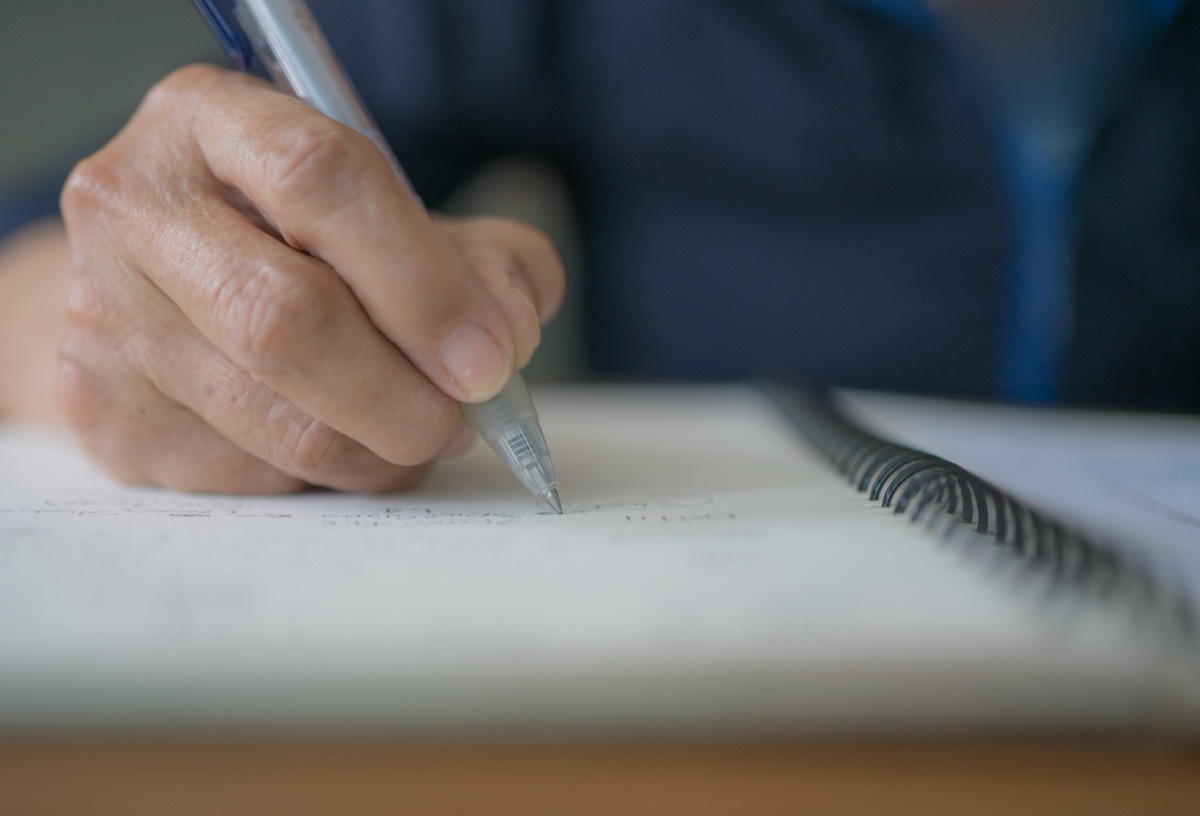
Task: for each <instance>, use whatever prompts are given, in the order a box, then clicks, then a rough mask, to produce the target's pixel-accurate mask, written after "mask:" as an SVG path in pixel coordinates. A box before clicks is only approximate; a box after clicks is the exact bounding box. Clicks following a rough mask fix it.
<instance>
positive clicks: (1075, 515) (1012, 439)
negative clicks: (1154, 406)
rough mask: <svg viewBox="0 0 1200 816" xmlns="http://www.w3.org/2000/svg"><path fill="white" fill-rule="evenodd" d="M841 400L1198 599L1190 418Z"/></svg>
mask: <svg viewBox="0 0 1200 816" xmlns="http://www.w3.org/2000/svg"><path fill="white" fill-rule="evenodd" d="M851 398H852V401H853V402H852V404H853V405H854V406H856V407H857V408H858V410H859V411H860V412H861V416H862V418H863V419H864V420H866V422H868V423H869V424H871V425H872V426H874V427H876V428H878V429H879V430H880V431H881V432H882V433H883V434H884V435H886V436H888V437H890V438H893V439H895V440H897V441H900V442H905V443H907V444H909V445H912V446H913V447H917V448H921V449H924V450H927V451H929V452H931V453H934V454H937V455H938V456H941V457H942V458H944V459H948V460H950V461H952V462H954V463H955V464H958V465H961V466H962V467H965V468H966V469H968V470H970V471H972V472H973V473H976V474H978V475H979V476H982V477H984V478H985V479H988V480H989V481H991V482H993V483H995V484H996V485H998V486H1000V487H1003V488H1006V489H1007V490H1009V491H1010V492H1012V493H1014V494H1015V495H1017V496H1019V497H1021V498H1023V499H1025V500H1026V501H1028V502H1030V503H1032V504H1034V505H1036V506H1038V507H1041V508H1043V509H1045V510H1048V511H1049V512H1051V513H1053V514H1055V515H1057V516H1058V517H1060V518H1062V519H1063V520H1065V521H1069V522H1071V523H1072V524H1074V525H1076V526H1078V527H1080V528H1081V529H1084V530H1086V531H1088V532H1090V533H1092V534H1093V535H1095V536H1097V537H1099V538H1101V539H1103V540H1105V541H1107V542H1109V543H1110V544H1112V545H1114V546H1116V547H1117V548H1119V549H1120V550H1122V551H1123V552H1126V553H1128V554H1130V555H1131V556H1133V557H1134V558H1136V559H1137V560H1138V561H1139V562H1141V563H1143V564H1145V565H1146V566H1148V567H1149V568H1151V569H1152V571H1153V572H1154V573H1155V574H1157V575H1158V576H1159V577H1160V578H1162V579H1163V580H1164V581H1167V582H1168V583H1171V584H1174V585H1175V586H1178V587H1180V588H1182V589H1184V591H1185V592H1187V593H1188V594H1189V595H1190V596H1191V597H1192V598H1194V599H1195V600H1196V603H1197V604H1200V417H1188V416H1167V415H1151V414H1133V413H1112V412H1095V411H1062V410H1039V409H1036V408H1015V407H1005V406H995V405H984V404H973V403H964V402H954V401H946V400H926V399H918V398H911V397H900V396H894V395H881V394H865V393H855V394H853V395H852V397H851Z"/></svg>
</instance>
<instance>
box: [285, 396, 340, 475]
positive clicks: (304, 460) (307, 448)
mask: <svg viewBox="0 0 1200 816" xmlns="http://www.w3.org/2000/svg"><path fill="white" fill-rule="evenodd" d="M287 413H289V414H292V416H289V417H286V418H281V419H280V420H279V421H278V422H277V423H275V424H274V427H273V428H272V433H271V461H272V463H273V464H274V465H275V466H276V467H278V468H279V469H280V470H281V471H283V472H284V473H289V474H292V475H293V476H298V477H300V478H302V479H304V480H305V481H310V482H311V481H321V477H322V474H325V473H327V472H330V471H334V470H336V469H337V467H336V465H337V461H338V459H339V458H340V456H341V455H342V454H343V453H344V448H345V446H344V445H343V444H342V440H343V439H344V437H342V435H341V434H340V433H338V432H337V431H335V430H334V429H333V428H331V427H330V426H328V425H326V424H325V423H323V422H321V421H319V420H316V419H312V418H311V417H301V416H298V414H299V413H300V412H299V411H289V412H287Z"/></svg>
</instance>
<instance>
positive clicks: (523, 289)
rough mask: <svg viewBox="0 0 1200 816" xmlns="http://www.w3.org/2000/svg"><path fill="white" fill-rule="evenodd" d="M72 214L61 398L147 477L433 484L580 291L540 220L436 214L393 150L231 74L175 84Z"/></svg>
mask: <svg viewBox="0 0 1200 816" xmlns="http://www.w3.org/2000/svg"><path fill="white" fill-rule="evenodd" d="M62 210H63V214H64V220H65V222H66V224H67V227H68V233H69V235H70V237H71V244H72V253H73V258H74V265H75V272H74V282H73V284H72V292H73V295H72V298H73V305H72V306H71V308H70V309H69V316H68V324H69V326H68V331H67V340H66V341H65V342H64V347H63V355H62V359H63V362H62V365H61V370H62V376H61V383H62V386H61V388H60V389H59V390H60V403H62V404H63V407H64V410H65V411H66V412H67V413H68V416H69V417H70V418H71V420H72V422H73V423H74V425H75V426H76V428H77V430H78V431H79V433H80V435H81V436H82V437H83V438H84V440H85V444H86V445H87V447H88V448H89V449H90V450H92V451H94V452H95V453H96V454H97V455H98V456H99V457H100V458H101V459H102V461H105V462H106V463H107V464H108V466H109V467H110V468H111V469H112V470H113V471H114V472H115V473H116V474H117V475H118V476H120V477H121V478H123V479H126V480H134V481H151V482H155V483H160V484H166V485H168V486H172V487H177V488H180V489H190V490H237V491H253V492H276V491H280V490H292V489H296V488H297V487H298V486H300V485H303V484H317V485H324V486H329V487H335V488H339V489H351V490H381V489H393V488H396V487H403V486H407V485H410V484H412V483H413V482H414V481H416V480H417V479H419V478H420V477H421V475H422V474H423V473H424V472H425V470H426V469H427V467H426V465H427V463H428V462H429V461H430V460H432V459H433V458H434V457H436V456H437V455H439V454H440V453H442V452H445V451H447V450H460V449H462V448H463V447H464V445H465V444H466V442H467V441H469V439H470V434H469V432H467V431H466V430H465V429H464V427H463V422H462V415H461V411H460V410H459V408H458V406H457V404H456V400H472V399H482V398H486V397H487V396H490V395H491V394H492V393H494V392H495V391H496V390H498V389H499V388H500V387H501V386H502V385H503V383H504V381H505V380H506V379H507V377H508V376H509V374H510V373H511V371H512V370H513V367H514V365H523V364H524V362H525V361H527V360H528V358H529V355H530V354H532V352H533V349H534V348H535V347H536V345H537V343H538V339H539V331H540V322H541V320H543V319H545V318H546V317H548V316H549V315H550V314H551V313H552V312H553V311H554V310H555V309H556V308H557V306H558V303H559V301H560V300H561V297H562V285H563V275H562V268H561V264H560V263H559V261H558V258H557V255H556V254H555V252H554V250H553V248H552V247H551V246H550V245H549V243H548V242H547V241H546V240H545V239H544V238H543V237H542V236H540V234H538V233H536V232H535V231H534V230H531V229H529V228H527V227H522V226H520V225H517V224H514V223H512V222H506V221H502V220H498V219H475V220H470V221H461V220H454V219H443V218H437V219H432V218H430V217H429V215H428V214H427V213H426V212H425V210H424V208H423V207H422V206H421V204H420V202H419V201H417V200H416V199H415V198H413V197H412V196H411V194H410V193H409V192H408V190H407V188H406V187H405V186H404V185H403V184H401V183H400V182H399V181H398V180H397V179H396V178H395V177H394V176H393V175H392V173H391V170H390V168H389V166H388V164H387V162H386V161H385V160H384V158H383V157H382V155H380V154H379V152H378V150H377V149H376V147H375V146H374V144H372V143H371V142H369V141H367V140H365V139H363V138H361V137H359V136H358V135H357V134H354V133H352V132H351V131H349V130H347V129H345V128H343V127H341V126H340V125H338V124H336V123H334V122H332V121H331V120H329V119H327V118H325V117H323V116H320V115H319V114H317V113H316V112H314V111H312V110H311V109H309V108H307V107H306V106H304V105H303V104H301V103H299V102H297V101H296V100H294V99H290V98H288V97H285V96H283V95H281V94H278V93H276V92H274V91H273V90H271V89H270V88H268V87H267V86H265V85H264V84H263V83H261V82H260V81H258V80H255V79H253V78H250V77H245V76H241V75H235V74H230V73H228V72H223V71H219V70H217V69H211V68H196V69H187V70H184V71H182V72H179V73H177V74H176V75H174V76H173V77H172V78H169V79H168V80H166V81H164V82H163V83H161V84H160V85H159V86H158V87H157V89H156V90H155V91H154V92H152V93H151V94H150V95H149V96H148V97H147V101H146V102H145V103H144V104H143V106H142V107H141V108H139V111H138V113H137V114H136V115H135V117H134V118H133V120H131V122H130V123H129V125H127V126H126V128H125V129H124V130H123V131H122V133H121V134H120V135H119V136H118V137H117V138H116V139H115V140H114V141H113V142H112V143H110V145H109V146H107V147H106V148H105V149H104V150H102V151H101V152H100V153H98V154H97V155H96V156H95V157H92V158H91V159H89V160H87V161H86V162H84V163H82V164H81V165H80V166H79V167H78V168H77V169H76V171H75V172H74V173H73V174H72V176H71V180H70V181H69V182H68V185H67V187H66V188H65V189H64V194H63V200H62ZM189 463H190V464H189Z"/></svg>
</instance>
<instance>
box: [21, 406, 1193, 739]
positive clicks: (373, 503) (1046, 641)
mask: <svg viewBox="0 0 1200 816" xmlns="http://www.w3.org/2000/svg"><path fill="white" fill-rule="evenodd" d="M536 396H537V400H538V406H539V411H540V414H541V417H542V424H543V428H544V429H545V431H546V435H547V438H548V440H549V442H550V445H551V448H552V452H553V454H554V457H555V461H556V464H557V468H558V471H559V477H560V488H561V495H562V498H563V503H564V509H565V513H564V514H563V515H562V516H557V515H555V514H553V513H552V512H550V511H549V510H547V509H545V508H544V507H543V506H540V505H539V504H538V502H536V501H535V500H534V499H532V498H531V497H530V496H528V495H525V494H523V492H522V488H521V487H520V486H519V485H518V484H516V483H515V481H514V480H513V479H512V478H511V476H510V475H509V474H508V473H507V472H506V471H505V470H504V467H503V465H502V464H501V463H500V462H498V461H497V460H496V459H495V457H494V455H493V454H491V452H490V451H488V450H487V449H486V448H485V447H484V446H482V445H478V446H477V447H476V449H475V450H473V451H472V452H471V453H470V454H468V455H467V456H465V457H463V458H461V459H457V460H454V461H449V462H445V463H442V464H441V465H440V466H439V467H438V468H437V470H436V471H435V473H434V474H433V476H432V478H431V479H430V480H429V481H428V482H427V483H426V484H425V485H423V486H422V487H421V488H419V489H417V490H416V491H414V492H411V493H404V494H398V495H387V496H374V495H353V494H338V493H333V492H324V491H313V492H309V493H304V494H300V495H295V496H285V497H237V496H202V495H185V494H177V493H171V492H168V491H161V490H155V489H144V488H125V487H120V486H116V485H114V484H112V483H111V482H110V481H109V480H108V479H107V478H106V477H105V476H104V475H103V474H102V473H101V472H99V471H98V470H97V469H96V468H95V467H94V466H93V465H91V464H89V463H88V462H87V461H86V460H85V459H84V458H83V457H82V456H81V455H80V454H79V453H78V452H77V451H76V449H75V448H74V447H73V445H72V444H71V442H70V440H68V439H66V438H65V437H61V436H56V435H53V434H50V433H47V432H45V431H40V430H34V429H31V428H26V427H19V426H6V427H5V426H0V733H3V734H20V733H34V734H43V733H63V732H65V733H73V734H75V733H84V734H87V733H104V734H109V733H139V734H140V733H151V734H159V733H165V734H253V735H262V734H320V735H336V734H350V735H386V736H402V737H422V736H434V737H438V738H441V737H446V736H449V737H455V736H468V737H472V738H474V737H479V736H492V735H499V736H522V735H534V736H545V735H558V736H569V737H576V736H585V737H593V736H610V735H619V736H647V737H660V736H666V737H677V736H755V737H759V736H766V737H771V736H777V735H778V736H810V735H811V736H819V735H833V736H855V735H871V736H883V735H925V734H934V735H947V734H949V735H955V734H959V735H961V734H970V735H978V734H983V735H1008V734H1030V733H1034V734H1048V733H1053V734H1061V733H1070V734H1080V733H1130V732H1134V733H1139V734H1142V733H1154V734H1159V733H1185V734H1194V733H1196V731H1197V730H1198V728H1197V727H1198V726H1200V668H1198V667H1200V660H1198V658H1197V655H1198V654H1200V648H1197V646H1198V644H1200V639H1198V638H1197V636H1196V633H1195V632H1196V629H1195V624H1194V617H1195V607H1196V604H1197V597H1198V594H1197V585H1196V580H1195V577H1196V576H1195V572H1194V566H1195V563H1196V559H1197V557H1198V556H1197V553H1198V552H1200V537H1198V535H1197V533H1198V532H1200V527H1197V526H1196V525H1194V524H1191V522H1190V521H1187V519H1190V518H1191V516H1190V514H1191V513H1193V512H1194V510H1193V509H1192V508H1191V507H1190V506H1187V503H1186V501H1184V499H1186V495H1189V494H1186V493H1184V492H1180V493H1175V494H1173V493H1171V492H1170V491H1169V490H1167V489H1165V488H1166V487H1170V486H1171V485H1177V484H1179V483H1180V482H1183V483H1185V484H1186V483H1187V480H1189V479H1190V480H1192V483H1193V484H1194V483H1195V479H1196V476H1197V473H1200V424H1198V423H1197V420H1195V419H1181V418H1152V417H1148V418H1139V417H1120V416H1117V417H1112V416H1099V417H1097V416H1093V415H1078V414H1062V413H1050V414H1029V415H1028V416H1026V415H1025V414H1024V413H1022V412H1019V411H1018V412H1014V411H1012V410H1003V409H994V408H988V407H986V406H970V405H962V404H955V403H947V402H938V401H923V400H916V399H912V398H907V399H906V398H899V397H894V396H884V395H872V394H852V393H835V394H813V393H809V392H799V391H791V390H786V389H774V390H773V391H771V392H770V393H768V392H766V391H764V390H761V389H752V388H748V387H742V386H686V387H685V386H678V387H669V386H602V387H601V386H597V387H572V388H549V389H547V388H543V389H541V390H539V391H538V392H537V394H536ZM1005 423H1007V424H1005ZM1047 423H1048V424H1047ZM1089 423H1090V424H1089ZM1097 423H1099V424H1097ZM1105 423H1108V424H1105ZM1070 428H1074V429H1076V430H1079V429H1084V430H1087V429H1091V430H1092V432H1093V436H1094V437H1096V439H1099V440H1100V441H1101V442H1103V441H1104V440H1105V439H1108V440H1109V441H1110V442H1114V443H1115V442H1118V441H1120V440H1121V439H1127V438H1134V439H1136V438H1139V434H1141V438H1142V444H1141V445H1140V446H1135V447H1136V449H1131V450H1129V451H1125V454H1127V455H1128V456H1130V457H1132V460H1134V461H1133V464H1132V465H1131V467H1132V468H1133V472H1132V474H1131V475H1130V474H1126V476H1128V478H1127V479H1126V481H1125V482H1121V483H1119V486H1118V487H1117V488H1116V490H1117V491H1118V492H1120V493H1121V494H1122V495H1124V496H1126V498H1128V497H1129V496H1131V495H1132V496H1137V497H1139V498H1137V499H1134V500H1130V501H1126V502H1125V507H1124V509H1125V510H1126V511H1128V512H1127V513H1126V514H1125V521H1124V522H1123V523H1124V524H1125V525H1126V527H1130V528H1133V529H1134V531H1135V532H1136V531H1137V530H1140V529H1141V527H1140V526H1139V524H1140V522H1139V521H1137V516H1138V513H1142V514H1143V515H1145V516H1155V517H1156V518H1158V520H1159V521H1161V522H1163V524H1164V525H1165V526H1166V527H1167V528H1169V529H1170V530H1172V532H1170V533H1169V534H1163V535H1162V536H1161V539H1162V540H1161V541H1160V540H1159V537H1158V536H1150V537H1147V536H1144V535H1142V536H1139V535H1133V536H1125V535H1123V534H1124V533H1125V532H1127V529H1126V528H1123V527H1121V526H1120V525H1119V524H1115V523H1110V519H1109V518H1108V517H1106V516H1104V515H1100V516H1091V517H1089V516H1088V513H1089V506H1088V503H1087V502H1084V507H1083V509H1082V510H1080V508H1079V507H1078V506H1076V505H1073V504H1072V496H1073V494H1072V493H1071V491H1070V490H1067V491H1065V493H1066V494H1067V495H1066V498H1064V497H1063V495H1059V494H1062V493H1064V491H1061V490H1060V491H1058V494H1055V493H1054V491H1053V490H1051V491H1048V492H1046V493H1045V495H1046V496H1048V497H1049V500H1050V501H1051V502H1052V503H1057V504H1056V505H1055V506H1054V507H1049V506H1046V507H1044V508H1043V507H1042V506H1040V505H1039V504H1038V501H1037V498H1038V495H1039V494H1041V492H1042V488H1044V487H1045V485H1044V484H1042V483H1040V482H1039V479H1041V481H1042V482H1045V481H1047V480H1046V479H1043V478H1042V477H1044V476H1047V475H1049V476H1051V478H1050V479H1049V481H1051V482H1053V484H1054V485H1058V486H1062V485H1063V484H1064V483H1066V482H1070V478H1069V477H1068V476H1064V471H1063V470H1061V469H1060V471H1057V472H1054V471H1053V469H1052V468H1051V467H1050V466H1049V465H1048V464H1047V462H1048V461H1049V460H1051V459H1053V460H1054V461H1057V462H1058V463H1059V465H1061V466H1062V468H1065V469H1066V471H1078V472H1077V473H1075V474H1074V475H1075V476H1079V475H1080V474H1083V475H1084V476H1087V475H1088V474H1093V473H1095V472H1098V471H1097V467H1096V465H1095V462H1096V461H1097V460H1099V459H1104V461H1105V462H1106V463H1107V464H1106V467H1107V468H1108V472H1113V473H1117V474H1118V476H1120V474H1121V470H1120V468H1121V455H1122V451H1121V449H1120V445H1119V444H1114V445H1109V449H1107V450H1106V449H1104V448H1103V446H1101V447H1100V448H1097V447H1096V439H1092V440H1091V441H1090V442H1086V444H1084V443H1080V444H1081V445H1082V448H1081V450H1083V451H1084V452H1085V453H1086V456H1082V458H1081V455H1080V451H1079V450H1076V451H1074V453H1071V454H1070V455H1068V452H1061V451H1060V452H1059V454H1057V455H1052V454H1053V450H1052V448H1053V445H1051V444H1050V443H1049V442H1048V441H1047V440H1053V441H1055V442H1056V443H1058V444H1065V443H1067V442H1070V441H1071V440H1070V433H1069V432H1067V431H1066V430H1064V429H1070ZM1113 428H1115V429H1116V431H1112V430H1111V429H1113ZM1105 429H1109V430H1105ZM1080 432H1081V433H1082V432H1083V431H1080ZM1114 433H1116V436H1114V435H1113V434H1114ZM884 434H886V435H888V436H889V437H890V440H891V441H888V440H885V439H883V438H881V437H882V435H884ZM1039 434H1040V435H1041V436H1039ZM1006 438H1007V439H1008V441H1007V442H1006V441H1005V439H1006ZM1030 439H1032V440H1033V443H1032V444H1030ZM1151 439H1153V440H1154V441H1153V444H1152V443H1151V441H1149V440H1151ZM896 442H898V443H901V445H900V446H898V445H896V444H894V443H896ZM939 442H941V443H942V444H943V446H944V447H945V450H946V453H945V454H943V458H941V459H939V458H938V457H937V456H936V455H933V456H928V455H924V454H921V453H919V452H917V451H914V450H910V449H909V448H906V447H903V446H902V445H903V444H908V445H911V446H914V447H920V448H921V449H928V450H929V451H930V452H931V453H932V454H938V453H939V451H938V450H937V448H938V444H939ZM1155 446H1157V447H1155ZM1023 449H1024V450H1027V451H1031V453H1029V454H1028V456H1029V457H1030V461H1029V463H1028V464H1029V467H1028V468H1025V470H1026V472H1025V473H1021V472H1020V471H1021V470H1022V468H1020V467H1014V466H1013V461H1011V460H1013V459H1014V458H1015V459H1017V460H1019V459H1020V457H1019V456H1016V457H1012V456H1009V457H1008V458H1006V455H1007V454H1012V453H1018V452H1020V451H1021V450H1023ZM1114 451H1115V452H1114ZM1147 451H1148V453H1147ZM1001 454H1004V455H1001ZM1035 454H1036V456H1035ZM1143 454H1145V455H1146V456H1152V458H1153V457H1157V459H1154V461H1152V462H1151V461H1149V460H1146V461H1143V459H1144V458H1145V457H1144V456H1143ZM949 455H959V456H961V457H962V459H963V463H960V464H952V463H951V462H948V461H943V459H945V458H949ZM1071 456H1074V457H1075V458H1074V459H1072V458H1071ZM1038 457H1040V458H1038ZM1088 457H1091V458H1090V459H1089V458H1088ZM1138 457H1143V459H1139V458H1138ZM1018 464H1019V462H1018ZM968 465H969V466H970V467H971V469H970V470H968V469H966V468H967V466H968ZM989 468H990V469H991V470H993V471H995V472H994V473H993V474H992V475H990V476H989V475H988V474H986V473H984V471H987V470H988V469H989ZM1139 468H1140V470H1139ZM1030 471H1032V475H1031V474H1030ZM1022 476H1024V477H1028V480H1027V481H1026V482H1024V483H1021V482H1022V478H1021V477H1022ZM1105 478H1107V476H1106V477H1105ZM1121 478H1125V477H1121ZM1156 480H1157V481H1156ZM1084 481H1085V482H1086V479H1084ZM1159 487H1163V488H1164V489H1162V490H1159V489H1158V488H1159ZM1089 489H1090V488H1089ZM1022 491H1033V495H1028V494H1027V493H1022ZM1052 494H1053V495H1052ZM1191 495H1194V493H1193V494H1191ZM1181 497H1183V498H1182V499H1181ZM1076 498H1077V497H1076ZM1099 498H1100V499H1101V504H1104V503H1105V500H1104V497H1099ZM1092 504H1095V502H1093V503H1092ZM1106 506H1107V505H1106ZM898 507H900V508H902V512H899V513H897V512H896V510H897V509H898ZM1147 508H1149V509H1147ZM1164 508H1165V509H1164ZM1094 509H1095V508H1094V507H1091V508H1090V511H1092V512H1094ZM1050 510H1053V511H1054V515H1051V514H1050V512H1049V511H1050ZM914 516H915V517H916V518H915V519H914V518H913V517H914ZM1089 519H1091V520H1089ZM1130 519H1132V520H1130ZM1172 525H1174V526H1172ZM1189 525H1191V526H1189ZM1175 528H1178V529H1175ZM1129 540H1133V543H1132V544H1130V543H1129ZM1160 544H1161V545H1162V547H1161V548H1157V549H1156V547H1157V546H1158V545H1160ZM1180 559H1182V560H1184V561H1187V560H1190V563H1191V564H1192V567H1193V572H1190V573H1189V572H1188V571H1187V570H1186V569H1184V568H1182V567H1181V566H1180V563H1179V560H1180Z"/></svg>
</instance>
